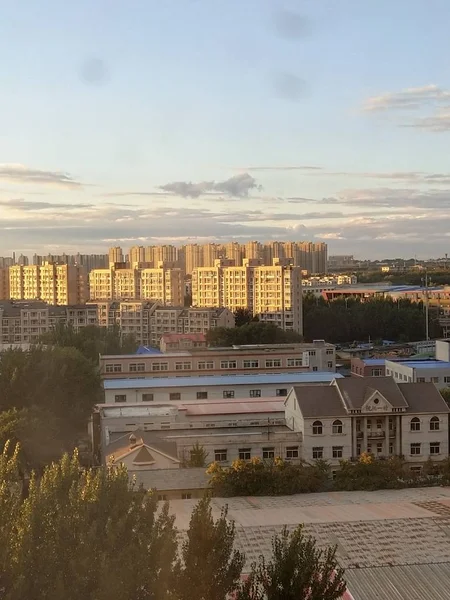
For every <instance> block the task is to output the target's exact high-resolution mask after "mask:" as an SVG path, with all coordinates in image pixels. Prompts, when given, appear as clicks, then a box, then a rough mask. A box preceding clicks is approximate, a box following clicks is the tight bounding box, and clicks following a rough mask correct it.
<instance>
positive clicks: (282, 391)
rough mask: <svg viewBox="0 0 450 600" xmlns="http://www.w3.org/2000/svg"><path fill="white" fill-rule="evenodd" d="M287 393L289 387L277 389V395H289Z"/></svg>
mask: <svg viewBox="0 0 450 600" xmlns="http://www.w3.org/2000/svg"><path fill="white" fill-rule="evenodd" d="M287 393H288V391H287V388H279V389H278V390H276V392H275V396H278V397H283V396H287Z"/></svg>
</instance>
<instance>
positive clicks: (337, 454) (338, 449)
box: [333, 446, 344, 458]
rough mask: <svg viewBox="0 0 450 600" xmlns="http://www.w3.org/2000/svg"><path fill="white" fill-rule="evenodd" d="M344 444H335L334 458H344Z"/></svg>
mask: <svg viewBox="0 0 450 600" xmlns="http://www.w3.org/2000/svg"><path fill="white" fill-rule="evenodd" d="M343 449H344V447H343V446H333V458H342V451H343Z"/></svg>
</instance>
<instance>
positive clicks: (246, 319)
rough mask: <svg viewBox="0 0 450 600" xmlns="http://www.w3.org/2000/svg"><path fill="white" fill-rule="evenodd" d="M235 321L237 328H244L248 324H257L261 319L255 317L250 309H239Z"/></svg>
mask: <svg viewBox="0 0 450 600" xmlns="http://www.w3.org/2000/svg"><path fill="white" fill-rule="evenodd" d="M234 321H235V325H236V327H242V325H247V323H251V322H257V321H259V319H258V317H257V316H256V315H253V313H252V311H251V310H250V309H249V308H237V309H236V310H235V311H234Z"/></svg>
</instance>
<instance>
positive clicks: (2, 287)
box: [0, 267, 9, 300]
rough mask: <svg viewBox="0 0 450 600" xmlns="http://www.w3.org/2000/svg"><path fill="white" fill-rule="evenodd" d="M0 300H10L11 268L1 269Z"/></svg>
mask: <svg viewBox="0 0 450 600" xmlns="http://www.w3.org/2000/svg"><path fill="white" fill-rule="evenodd" d="M0 300H9V268H6V267H5V268H3V267H0Z"/></svg>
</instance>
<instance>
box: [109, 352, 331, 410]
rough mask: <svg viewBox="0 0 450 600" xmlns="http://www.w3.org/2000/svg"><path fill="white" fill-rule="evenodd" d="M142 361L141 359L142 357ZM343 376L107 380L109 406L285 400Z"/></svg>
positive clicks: (238, 376) (304, 374)
mask: <svg viewBox="0 0 450 600" xmlns="http://www.w3.org/2000/svg"><path fill="white" fill-rule="evenodd" d="M138 358H139V357H138ZM341 377H342V376H341V375H338V374H336V373H327V372H311V371H310V372H306V373H272V374H259V375H232V374H230V375H217V376H203V377H171V378H163V377H160V378H150V377H148V378H142V379H106V380H104V381H103V387H104V390H105V403H106V404H114V403H122V404H124V403H130V404H137V403H139V402H156V403H167V402H171V401H174V400H181V401H184V402H186V401H198V400H228V399H232V398H284V397H286V396H287V395H288V391H289V390H290V389H291V387H292V386H302V385H311V384H314V385H321V386H326V385H329V384H330V383H331V382H332V381H333V380H334V379H335V378H341Z"/></svg>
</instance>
